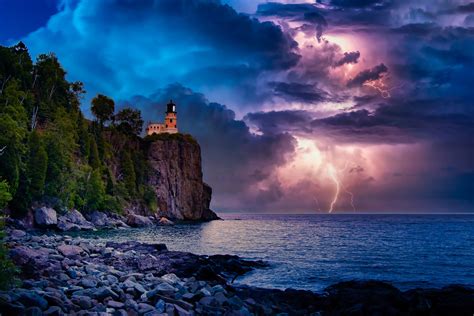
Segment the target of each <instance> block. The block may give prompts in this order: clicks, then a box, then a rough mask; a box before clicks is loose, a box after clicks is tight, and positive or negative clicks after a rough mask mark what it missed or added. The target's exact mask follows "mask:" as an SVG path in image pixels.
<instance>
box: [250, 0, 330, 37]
mask: <svg viewBox="0 0 474 316" xmlns="http://www.w3.org/2000/svg"><path fill="white" fill-rule="evenodd" d="M256 14H257V15H260V16H276V17H284V18H288V19H290V20H292V21H303V22H306V23H311V25H312V26H313V28H314V29H315V31H316V38H317V39H318V41H320V40H321V36H322V35H323V31H324V29H325V28H326V27H327V26H328V23H327V21H326V19H325V18H324V16H323V15H322V14H321V13H320V10H319V9H318V8H317V7H316V6H315V5H313V4H307V3H300V4H291V3H290V4H284V3H277V2H268V3H264V4H260V5H259V6H258V8H257V13H256ZM306 25H308V24H306Z"/></svg>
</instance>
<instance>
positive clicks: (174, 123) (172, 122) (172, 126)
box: [165, 100, 178, 134]
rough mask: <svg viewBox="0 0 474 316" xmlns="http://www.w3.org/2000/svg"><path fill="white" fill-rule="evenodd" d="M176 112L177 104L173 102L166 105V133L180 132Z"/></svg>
mask: <svg viewBox="0 0 474 316" xmlns="http://www.w3.org/2000/svg"><path fill="white" fill-rule="evenodd" d="M177 114H178V113H177V112H176V104H174V103H173V100H170V103H168V104H167V105H166V116H165V131H166V132H167V133H170V134H173V133H177V132H178V117H177Z"/></svg>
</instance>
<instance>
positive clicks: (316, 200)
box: [314, 198, 321, 212]
mask: <svg viewBox="0 0 474 316" xmlns="http://www.w3.org/2000/svg"><path fill="white" fill-rule="evenodd" d="M314 202H316V207H317V208H318V209H317V211H318V212H321V206H319V200H318V198H314Z"/></svg>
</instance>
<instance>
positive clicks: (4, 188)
mask: <svg viewBox="0 0 474 316" xmlns="http://www.w3.org/2000/svg"><path fill="white" fill-rule="evenodd" d="M11 199H12V195H11V194H10V187H9V185H8V182H7V181H5V180H1V181H0V210H3V209H4V208H5V207H6V206H7V203H8V202H10V200H11Z"/></svg>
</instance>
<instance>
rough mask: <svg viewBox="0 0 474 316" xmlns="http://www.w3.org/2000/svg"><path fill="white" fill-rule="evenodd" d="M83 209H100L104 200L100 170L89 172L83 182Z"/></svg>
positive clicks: (103, 187)
mask: <svg viewBox="0 0 474 316" xmlns="http://www.w3.org/2000/svg"><path fill="white" fill-rule="evenodd" d="M83 185H84V188H85V192H84V210H85V211H87V210H101V209H103V207H104V201H105V186H104V182H103V181H102V178H101V175H100V171H99V170H97V169H95V170H92V171H91V172H89V174H88V175H87V177H86V179H85V182H84V184H83Z"/></svg>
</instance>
